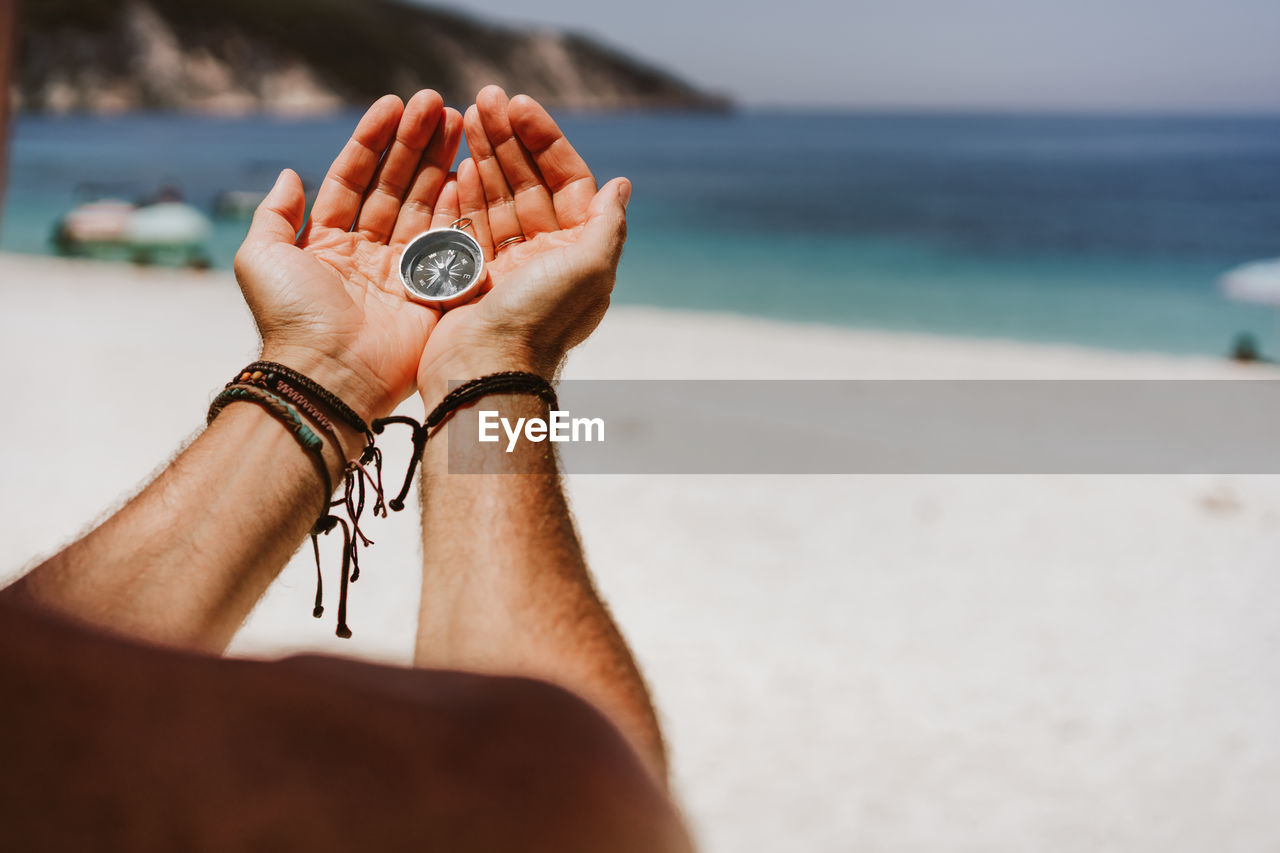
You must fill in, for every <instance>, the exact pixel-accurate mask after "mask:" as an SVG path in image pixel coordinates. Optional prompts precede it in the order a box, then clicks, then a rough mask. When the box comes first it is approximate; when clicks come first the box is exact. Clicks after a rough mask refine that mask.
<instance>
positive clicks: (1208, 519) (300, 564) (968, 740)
mask: <svg viewBox="0 0 1280 853" xmlns="http://www.w3.org/2000/svg"><path fill="white" fill-rule="evenodd" d="M0 341H3V344H2V349H0V356H3V364H4V365H5V371H6V380H5V392H6V403H5V405H4V409H3V417H2V419H0V424H2V425H3V427H2V428H3V433H2V434H0V447H2V448H3V450H2V451H0V453H2V454H3V455H2V456H0V464H2V465H3V470H4V472H5V474H4V482H5V488H4V490H3V492H2V495H0V518H3V522H0V524H2V525H3V527H2V528H0V535H2V536H3V541H4V542H5V543H6V545H7V548H6V552H5V553H6V557H5V560H4V561H3V563H0V578H8V577H12V576H13V575H15V574H17V573H18V572H20V571H21V569H22V568H23V566H25V565H28V564H30V563H31V562H32V561H34V560H35V559H36V558H37V557H38V556H39V555H41V554H45V553H48V552H50V551H51V550H53V549H55V548H56V547H57V546H58V545H59V543H62V542H64V541H66V540H67V539H68V538H69V537H71V536H73V535H74V534H75V533H76V532H77V531H79V530H81V529H83V528H84V527H85V526H86V525H87V524H88V523H90V521H91V520H92V519H94V518H95V517H98V516H100V515H101V514H102V513H103V512H105V511H106V510H107V509H109V508H110V507H112V506H113V505H115V504H117V503H118V502H119V501H120V500H121V499H122V497H124V496H125V495H126V494H128V493H129V492H131V491H132V490H134V489H136V488H137V486H138V484H139V483H140V482H142V481H143V480H144V478H146V477H147V476H148V474H149V472H151V471H152V470H153V469H154V468H155V467H156V466H157V465H158V464H159V463H160V462H161V461H162V460H163V458H164V457H165V456H166V455H167V454H169V453H171V452H172V451H173V450H174V449H175V448H176V447H177V446H178V445H179V444H180V443H181V442H182V441H183V439H184V438H185V437H187V436H189V435H190V434H191V433H192V432H193V431H194V430H196V429H197V428H198V427H199V426H200V424H201V423H202V421H203V415H204V409H205V406H206V405H207V403H208V401H209V399H210V397H211V396H212V394H213V393H214V391H215V390H216V389H217V388H218V387H220V386H221V384H222V383H223V382H224V381H225V380H226V377H227V375H228V374H229V372H231V371H234V370H235V369H236V368H237V367H239V366H240V365H241V364H243V363H244V362H246V361H247V360H249V359H250V358H252V357H253V355H254V345H255V339H254V335H253V332H252V327H251V325H250V322H249V318H248V315H247V312H246V311H245V309H244V308H243V306H242V304H241V302H240V297H239V294H238V291H237V290H236V287H235V285H234V283H233V282H232V281H231V280H230V279H229V278H228V277H226V276H225V275H222V274H209V275H198V274H186V273H176V272H173V271H167V270H166V271H158V270H135V269H132V268H129V267H124V266H99V265H92V264H72V263H67V262H58V261H51V260H40V259H30V258H18V257H14V256H0ZM566 375H567V376H573V377H587V376H590V377H631V378H641V377H642V378H656V377H683V378H708V377H717V378H719V377H744V378H745V377H753V378H755V377H769V378H785V377H805V378H835V377H849V378H852V377H859V378H861V377H877V378H893V377H911V378H941V377H966V378H977V377H982V378H988V377H1019V378H1021V377H1046V378H1085V377H1089V378H1093V377H1097V378H1180V377H1188V378H1191V377H1195V378H1208V377H1218V376H1223V377H1226V376H1260V375H1276V374H1274V373H1267V372H1266V371H1260V369H1257V368H1254V369H1247V368H1238V367H1233V366H1231V365H1227V364H1224V363H1221V362H1217V361H1213V360H1208V359H1176V358H1171V357H1167V356H1161V355H1150V356H1147V355H1128V354H1117V353H1109V352H1097V351H1089V350H1082V349H1075V348H1069V347H1040V346H1029V345H1025V344H1014V343H1003V342H983V341H971V340H954V339H940V338H932V337H926V336H914V335H912V336H907V335H897V334H881V333H872V332H854V331H845V330H834V329H822V328H810V327H800V326H787V325H781V324H774V323H769V322H764V321H757V320H746V319H740V318H734V317H712V316H703V315H687V314H679V313H673V312H666V311H657V310H647V309H646V310H641V309H630V308H615V309H614V310H613V311H612V312H611V314H610V317H609V318H608V319H607V320H606V322H605V324H604V326H602V328H601V329H600V331H599V333H598V334H597V336H596V337H595V338H594V339H593V340H592V341H591V342H589V343H588V344H587V345H586V346H585V347H584V348H583V349H582V350H581V351H580V352H579V353H577V354H576V355H575V357H574V358H573V359H572V361H571V363H570V367H569V370H568V371H567V374H566ZM417 414H420V410H419V412H417ZM389 455H390V457H391V460H390V462H389V470H391V471H398V470H403V469H402V468H401V467H400V466H401V464H402V462H403V459H404V453H403V449H402V448H393V452H392V453H391V454H389ZM392 478H394V475H393V477H392ZM570 487H571V492H572V498H573V501H574V506H575V508H576V511H577V516H578V521H579V524H580V526H581V529H582V533H583V537H584V539H585V541H586V546H587V550H588V556H589V558H590V560H591V564H592V566H593V567H594V569H595V571H596V573H597V575H598V578H599V582H600V586H601V587H602V589H603V591H604V592H605V594H606V596H607V597H608V598H609V600H610V602H611V604H612V606H613V608H614V611H615V613H616V615H617V617H618V619H619V621H620V622H621V624H622V626H623V629H624V631H625V632H626V634H627V635H628V637H629V638H630V639H631V640H632V642H633V645H634V647H635V650H636V653H637V655H638V657H639V659H640V661H641V664H642V666H643V667H644V669H645V671H646V673H647V674H648V676H649V678H650V680H651V682H652V685H653V688H654V692H655V695H656V699H657V702H658V704H659V706H660V708H661V711H662V715H663V718H664V721H665V724H666V727H667V732H668V735H669V738H670V741H671V746H672V752H673V757H674V766H675V773H676V780H677V785H678V788H679V790H680V792H681V795H682V797H683V800H684V802H685V804H686V805H687V808H688V812H689V814H690V817H691V820H692V823H693V825H694V827H695V830H696V831H697V833H698V836H699V838H700V839H701V841H702V842H703V845H704V849H706V850H707V851H712V853H737V851H757V850H758V851H782V850H785V851H847V850H892V851H912V850H920V851H926V850H927V851H944V850H945V851H969V850H973V851H988V852H989V851H1026V850H1035V851H1078V850H1126V851H1138V850H1141V851H1149V850H1150V851H1156V850H1158V851H1205V850H1213V851H1254V850H1259V851H1260V850H1274V849H1278V848H1280V818H1278V817H1276V816H1275V814H1274V809H1273V806H1274V801H1275V798H1276V795H1275V792H1276V791H1277V790H1280V674H1278V672H1277V667H1278V664H1277V662H1278V661H1280V569H1278V566H1280V479H1277V478H1275V477H1047V476H1038V477H1004V478H1002V477H976V476H970V477H721V478H694V477H652V478H646V477H622V476H617V477H602V476H598V477H578V478H575V479H574V480H573V481H572V482H571V484H570ZM371 530H372V532H373V534H374V537H375V538H376V539H377V540H378V544H377V545H376V546H375V547H374V548H373V549H372V550H371V551H370V552H369V553H368V555H367V557H366V558H365V561H364V562H365V566H366V573H365V575H364V577H363V578H362V579H361V581H360V582H359V583H358V584H357V585H356V586H355V587H354V588H353V590H352V600H351V624H352V626H353V629H354V630H355V633H356V636H355V638H354V639H353V640H351V641H347V642H343V641H340V640H337V639H336V638H334V637H333V636H332V624H331V622H330V621H329V620H327V619H326V620H324V621H319V622H317V621H315V620H313V619H311V618H310V597H311V595H312V574H311V568H310V566H309V564H308V560H309V554H308V553H306V552H303V553H302V555H301V557H300V558H299V559H298V560H296V561H295V562H294V563H292V564H291V565H290V566H289V567H288V568H286V569H285V571H284V573H283V574H282V576H281V578H280V580H279V582H278V583H277V584H276V585H275V586H274V587H273V589H272V590H271V592H270V593H269V594H268V596H267V597H266V599H265V600H264V601H263V602H262V604H261V606H260V607H259V608H258V610H257V611H256V612H255V613H254V615H253V616H252V618H251V619H250V620H249V622H248V624H247V625H246V626H245V629H244V631H243V632H242V634H241V635H240V637H239V638H238V639H237V641H236V644H235V649H234V651H235V652H237V653H239V654H248V655H276V654H280V653H282V652H286V651H292V650H295V649H302V648H305V649H319V650H325V651H331V652H337V653H345V654H356V655H361V656H367V657H371V658H378V659H384V660H391V661H397V662H405V661H407V659H408V655H409V650H410V648H411V645H412V637H413V630H414V620H415V613H416V609H415V608H416V596H417V587H418V584H417V563H418V545H417V541H416V525H415V523H414V520H413V518H412V516H411V515H409V514H406V515H405V516H401V517H394V518H392V519H390V520H388V521H386V522H380V523H375V524H373V525H371Z"/></svg>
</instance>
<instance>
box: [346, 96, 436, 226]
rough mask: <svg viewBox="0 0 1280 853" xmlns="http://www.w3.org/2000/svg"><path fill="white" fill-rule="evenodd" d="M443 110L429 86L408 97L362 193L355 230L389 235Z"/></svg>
mask: <svg viewBox="0 0 1280 853" xmlns="http://www.w3.org/2000/svg"><path fill="white" fill-rule="evenodd" d="M443 112H444V101H443V100H441V98H440V96H439V95H438V94H436V93H435V92H433V91H431V90H430V89H423V90H422V91H421V92H418V93H417V94H416V95H414V96H413V97H412V98H410V99H409V103H408V105H407V106H406V107H405V108H404V115H402V116H401V117H400V125H399V127H398V128H397V129H396V136H395V142H393V143H391V149H390V150H389V151H387V156H386V157H384V158H383V159H382V165H380V166H379V167H378V172H377V175H376V176H375V177H374V181H373V190H372V192H370V193H369V194H368V195H366V196H365V199H364V203H363V204H362V205H361V207H360V215H359V216H358V217H357V218H356V230H357V231H359V232H361V233H363V234H365V235H366V236H368V237H369V239H370V240H374V241H375V242H379V243H384V242H386V240H387V238H389V237H390V236H391V232H392V229H394V228H395V225H396V216H397V215H398V214H399V212H400V206H401V205H402V204H403V202H404V197H405V193H407V192H408V191H409V185H410V183H411V182H412V181H413V177H414V174H415V173H416V172H417V171H418V164H419V162H420V161H421V160H422V152H423V150H424V149H426V147H427V143H429V142H430V141H431V136H432V134H433V133H435V129H436V125H438V124H439V123H440V117H441V115H442V114H443Z"/></svg>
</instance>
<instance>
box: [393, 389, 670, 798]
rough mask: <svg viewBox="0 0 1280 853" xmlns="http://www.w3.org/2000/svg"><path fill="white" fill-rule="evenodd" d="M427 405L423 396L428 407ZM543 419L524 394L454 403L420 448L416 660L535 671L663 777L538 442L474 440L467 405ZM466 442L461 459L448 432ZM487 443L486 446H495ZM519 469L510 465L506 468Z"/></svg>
mask: <svg viewBox="0 0 1280 853" xmlns="http://www.w3.org/2000/svg"><path fill="white" fill-rule="evenodd" d="M432 405H434V401H433V403H432ZM481 409H487V410H494V409H496V410H499V411H501V412H502V414H503V415H504V416H506V417H509V418H516V417H546V415H547V406H546V404H545V403H543V402H542V401H540V400H538V399H537V398H535V397H529V396H491V397H486V398H484V399H482V400H481V401H479V402H478V403H476V404H475V405H474V406H471V407H469V408H466V409H461V410H459V411H458V412H457V413H455V414H454V416H453V417H452V418H451V419H450V420H449V421H448V422H447V424H446V426H445V427H444V428H443V429H442V430H441V431H440V432H439V433H438V434H437V435H435V436H434V437H433V438H432V439H431V440H430V441H429V442H428V443H427V447H426V450H425V452H424V454H423V459H422V464H423V483H422V495H423V501H422V503H423V507H422V508H423V542H424V547H423V551H424V570H423V587H422V606H421V615H420V620H419V627H418V642H417V652H416V663H417V664H418V665H419V666H426V667H442V668H451V669H467V670H473V671H481V672H491V673H505V674H518V675H524V676H530V677H535V678H541V679H544V680H546V681H550V682H553V683H556V684H559V685H561V686H563V687H566V688H568V689H570V690H573V691H575V692H576V693H578V694H579V695H581V696H582V697H584V698H586V699H587V700H589V701H591V702H592V703H594V704H595V705H596V706H597V707H598V708H600V709H601V710H602V711H603V712H604V713H605V714H606V715H608V716H609V717H610V718H611V719H612V720H613V721H614V723H615V724H616V725H617V726H618V727H619V729H621V730H622V732H623V733H624V734H625V735H626V736H627V737H628V739H629V740H630V741H631V742H632V744H633V746H635V747H636V749H637V750H638V751H639V753H640V754H641V755H642V756H643V757H644V758H645V760H646V762H647V763H648V764H649V766H650V768H651V769H653V770H654V771H655V773H656V775H657V776H658V777H659V778H660V779H663V780H665V778H666V755H665V750H664V746H663V742H662V735H661V732H660V730H659V727H658V722H657V719H656V717H655V714H654V711H653V707H652V704H651V702H650V700H649V695H648V692H647V690H646V688H645V685H644V681H643V679H642V677H641V675H640V673H639V671H638V669H637V667H636V664H635V662H634V660H633V659H632V656H631V653H630V651H629V650H628V648H627V645H626V642H625V641H624V640H623V638H622V635H621V634H620V633H619V631H618V628H617V626H616V625H615V624H614V622H613V620H612V619H611V618H610V616H609V613H608V611H607V609H606V608H605V606H604V604H603V603H602V602H601V600H600V598H599V596H598V595H597V594H596V591H595V588H594V586H593V584H592V582H591V577H590V574H589V572H588V570H587V567H586V563H585V561H584V559H583V555H582V548H581V546H580V544H579V542H578V538H577V535H576V533H575V532H574V528H573V523H572V520H571V519H570V516H569V510H568V506H567V504H566V503H565V498H564V493H563V490H562V488H561V484H560V478H559V473H558V470H557V466H556V461H555V457H554V455H553V454H552V453H551V452H549V451H548V450H547V448H548V447H549V445H548V444H547V443H545V442H544V443H539V444H533V443H530V442H521V443H520V444H518V445H517V447H516V449H515V451H514V452H512V453H506V452H505V450H504V449H503V448H500V447H499V446H498V445H491V444H485V445H479V444H475V443H474V437H475V435H476V430H477V425H478V424H477V418H478V411H479V410H481ZM451 433H453V434H457V435H458V436H459V437H464V438H466V439H468V442H467V443H468V444H469V445H470V446H469V447H468V449H467V451H466V454H465V458H464V457H463V456H460V455H459V453H458V450H457V449H456V448H455V450H454V458H453V463H454V466H455V470H457V471H461V470H466V471H468V472H476V471H483V472H484V473H450V471H449V464H450V458H449V455H450V454H449V436H450V434H451ZM495 448H496V449H495ZM517 471H518V472H520V473H512V472H517Z"/></svg>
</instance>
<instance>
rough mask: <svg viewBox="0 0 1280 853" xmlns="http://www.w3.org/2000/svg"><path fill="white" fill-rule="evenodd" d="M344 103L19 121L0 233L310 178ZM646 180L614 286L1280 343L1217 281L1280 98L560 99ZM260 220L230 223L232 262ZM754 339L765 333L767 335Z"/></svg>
mask: <svg viewBox="0 0 1280 853" xmlns="http://www.w3.org/2000/svg"><path fill="white" fill-rule="evenodd" d="M353 121H354V116H351V115H346V116H341V117H333V118H326V119H323V120H306V121H285V120H278V119H268V118H251V119H208V118H196V117H186V116H130V117H121V118H86V117H70V118H22V119H20V120H19V121H18V122H17V126H16V131H15V137H14V143H13V151H12V162H11V172H10V174H11V178H10V188H9V195H8V198H7V204H6V211H5V219H4V230H3V233H2V234H0V248H3V249H5V250H10V251H22V252H47V251H50V247H49V243H48V237H49V234H50V232H51V230H52V226H53V223H54V221H56V219H57V218H58V216H60V215H61V214H62V213H64V212H65V211H66V210H68V209H70V208H71V207H72V206H74V205H75V204H76V203H77V201H78V200H81V199H83V198H85V197H88V196H90V195H94V194H103V193H105V194H109V195H115V196H124V197H133V196H140V195H144V194H147V193H150V192H154V191H155V190H156V189H157V188H158V187H159V186H160V185H162V184H173V185H177V186H179V187H180V188H181V189H182V191H183V193H184V195H185V196H186V198H187V199H188V200H189V201H191V202H192V203H194V204H196V205H197V206H200V207H203V208H205V209H206V210H210V209H211V208H212V205H213V201H214V198H215V196H216V195H217V194H218V193H219V192H220V191H222V190H227V189H262V188H265V187H267V186H269V185H270V184H271V182H272V180H273V179H274V177H275V175H276V173H277V172H278V170H279V169H280V168H282V167H284V166H292V167H293V168H296V169H298V171H299V172H300V173H301V174H302V175H303V177H304V179H305V180H307V181H308V182H309V183H310V184H312V185H314V184H316V183H318V182H319V180H320V178H321V177H322V176H323V173H324V169H325V167H326V166H327V163H328V160H329V159H330V158H331V157H332V155H333V153H334V152H336V151H337V150H338V148H339V147H340V146H341V144H342V142H343V141H344V139H345V135H346V133H347V132H348V130H349V128H350V126H351V124H352V122H353ZM562 125H563V126H564V128H565V130H566V131H567V132H568V133H569V134H570V136H571V137H572V138H573V139H574V141H575V142H576V143H577V145H578V147H579V148H580V150H582V151H583V153H584V154H585V155H586V156H587V158H588V160H589V162H591V163H592V164H593V166H594V167H595V168H596V170H597V174H598V175H599V176H601V177H602V178H607V177H610V176H613V175H618V174H625V175H627V176H628V177H630V178H631V179H632V180H633V182H634V184H635V195H634V200H633V203H632V207H631V211H630V219H631V237H630V240H629V242H628V247H627V253H626V256H625V258H624V261H623V267H622V270H621V273H620V280H619V287H618V290H617V291H616V301H618V302H623V303H626V302H630V303H642V304H651V305H661V306H671V307H680V308H692V309H705V310H716V311H731V312H738V313H744V314H753V315H760V316H766V317H781V318H786V319H792V320H802V321H816V322H822V323H833V324H841V325H850V326H867V327H876V328H890V329H904V330H917V331H927V332H942V333H956V334H978V335H998V336H1003V337H1011V338H1022V339H1030V340H1052V341H1064V342H1075V343H1083V344H1089V345H1101V346H1109V347H1121V348H1139V349H1156V350H1163V351H1170V352H1200V353H1220V352H1223V351H1225V350H1226V348H1227V347H1228V345H1229V343H1230V341H1231V339H1232V338H1233V337H1234V336H1235V335H1236V334H1237V333H1239V332H1242V331H1249V332H1252V333H1253V334H1255V335H1256V336H1257V337H1258V338H1259V339H1260V340H1261V341H1262V342H1263V345H1264V348H1266V349H1268V350H1270V351H1272V352H1276V351H1280V340H1277V336H1276V312H1274V311H1273V310H1271V309H1267V308H1260V307H1252V306H1242V305H1236V304H1233V303H1230V302H1228V301H1227V300H1225V299H1223V298H1222V297H1221V296H1220V295H1219V294H1218V293H1217V291H1216V289H1215V279H1216V277H1217V276H1218V275H1219V274H1220V273H1221V272H1223V271H1224V270H1226V269H1228V268H1230V267H1231V266H1234V265H1235V264H1238V263H1241V262H1244V261H1248V260H1253V259H1256V258H1261V257H1273V256H1277V255H1280V119H1278V118H1115V117H1110V118H1096V117H1092V118H1085V117H1008V116H952V115H873V114H820V115H818V114H815V115H803V114H780V113H746V114H740V115H733V116H608V117H605V116H596V117H581V116H577V117H565V118H564V119H563V121H562ZM246 226H247V222H245V221H244V220H242V219H224V220H218V221H217V224H216V229H215V234H214V237H213V239H212V241H211V244H210V246H209V250H210V254H211V255H212V257H213V259H214V261H215V263H216V264H218V265H220V266H229V265H230V259H231V257H232V255H233V254H234V252H235V248H236V246H237V245H238V244H239V241H240V239H241V238H242V236H243V234H244V230H245V228H246ZM762 345H764V344H763V342H762Z"/></svg>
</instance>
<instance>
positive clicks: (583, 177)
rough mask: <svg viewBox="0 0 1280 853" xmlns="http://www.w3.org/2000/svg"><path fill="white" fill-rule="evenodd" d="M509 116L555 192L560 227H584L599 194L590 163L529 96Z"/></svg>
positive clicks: (521, 98) (522, 97) (520, 98)
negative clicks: (594, 200) (588, 166)
mask: <svg viewBox="0 0 1280 853" xmlns="http://www.w3.org/2000/svg"><path fill="white" fill-rule="evenodd" d="M507 117H508V119H509V120H510V121H511V127H512V128H513V129H514V130H515V132H516V135H517V136H519V137H520V141H521V142H522V143H523V144H524V147H525V149H526V150H527V151H528V152H529V154H530V155H531V156H532V157H533V162H534V164H535V165H536V166H537V167H538V172H539V174H541V175H542V180H543V182H544V183H545V184H546V186H547V189H549V190H550V191H551V198H552V202H553V203H554V205H555V211H556V221H557V222H558V223H559V225H560V227H561V228H572V227H574V226H575V225H581V224H582V222H583V221H584V220H585V219H586V217H587V207H588V206H589V205H590V204H591V199H592V198H593V197H594V196H595V194H596V179H595V178H594V177H592V175H591V169H589V168H587V163H586V161H585V160H583V159H582V157H581V156H580V155H579V154H578V152H577V151H575V150H574V148H573V146H572V145H570V144H569V140H568V139H567V138H565V135H564V132H563V131H562V130H560V128H559V126H558V125H556V122H555V119H553V118H551V115H550V113H548V112H547V111H546V110H545V109H543V107H542V104H540V103H538V102H537V101H535V100H534V99H533V98H530V97H529V96H528V95H516V96H515V97H514V98H512V99H511V103H509V104H508V105H507Z"/></svg>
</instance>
